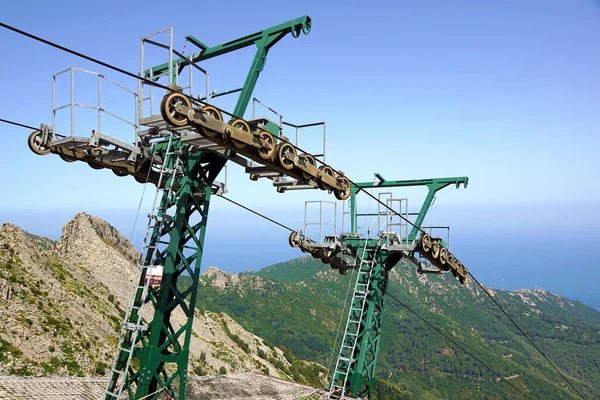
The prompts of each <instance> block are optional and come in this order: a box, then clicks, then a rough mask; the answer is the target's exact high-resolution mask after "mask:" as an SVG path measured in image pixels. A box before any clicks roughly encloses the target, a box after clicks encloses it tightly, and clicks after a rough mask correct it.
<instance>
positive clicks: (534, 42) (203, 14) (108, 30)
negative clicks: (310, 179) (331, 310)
mask: <svg viewBox="0 0 600 400" xmlns="http://www.w3.org/2000/svg"><path fill="white" fill-rule="evenodd" d="M305 14H308V15H310V16H311V18H312V20H313V29H312V32H311V33H310V34H309V35H307V36H304V35H301V36H300V37H299V38H297V39H293V38H292V37H291V36H288V37H286V38H285V39H284V40H282V41H281V42H280V43H278V44H277V45H276V46H275V47H274V48H273V49H272V50H271V52H270V53H269V57H268V61H267V64H266V66H265V70H264V72H263V74H262V75H261V78H260V80H259V82H258V85H257V88H256V90H255V95H256V96H257V97H258V98H259V99H261V100H262V101H264V102H265V103H267V104H269V105H271V106H272V107H274V108H275V109H277V110H279V111H280V112H281V113H282V114H283V115H284V117H285V118H286V119H287V120H289V121H290V122H294V123H306V122H312V121H322V120H326V121H327V124H328V125H327V134H328V143H327V144H328V162H329V163H330V164H331V165H333V166H334V167H336V168H339V169H342V170H344V171H345V172H346V173H347V174H348V175H349V176H350V177H351V178H352V179H354V180H356V181H368V180H371V179H372V176H373V175H372V174H373V172H380V173H382V174H383V175H384V176H385V177H386V178H387V179H413V178H426V177H437V176H463V175H466V176H469V178H470V184H469V187H468V188H467V189H466V190H463V189H462V188H461V189H460V190H456V189H454V188H448V189H445V190H444V191H443V192H441V193H440V195H439V196H438V199H437V201H436V205H435V206H434V208H433V209H432V212H431V215H430V216H429V219H428V221H427V223H429V224H451V225H452V232H453V237H454V239H455V240H454V244H455V246H456V247H455V249H456V252H457V254H459V257H462V258H463V259H465V260H468V261H469V264H468V265H467V266H468V267H469V268H470V269H471V270H472V271H473V272H474V274H475V275H476V276H477V277H478V278H479V279H480V280H481V281H482V282H484V283H486V284H489V285H491V286H495V287H506V288H511V289H512V288H519V287H530V288H533V287H535V286H536V285H537V286H539V287H544V288H547V289H550V290H553V291H557V292H558V293H560V294H563V295H567V296H570V297H572V298H579V299H583V300H585V301H586V302H588V303H590V304H592V303H593V304H595V305H596V306H597V307H600V298H599V297H598V295H597V294H596V292H597V290H596V283H597V282H599V281H600V272H599V271H600V269H599V268H598V266H599V265H598V263H599V262H598V258H597V256H596V254H595V253H596V252H595V247H597V246H594V245H593V243H594V242H595V238H596V236H595V234H597V233H599V231H600V227H599V222H598V221H600V212H599V211H598V209H599V207H598V206H599V205H600V183H599V182H600V181H599V180H598V177H597V171H598V170H599V169H600V157H598V155H597V154H598V148H599V145H600V139H599V136H598V127H599V126H600V113H598V111H597V110H598V106H599V105H600V76H599V74H598V71H599V70H600V46H599V45H598V38H600V6H599V3H597V2H594V1H585V0H570V1H567V0H563V1H557V0H554V1H548V0H543V1H542V0H531V1H528V2H522V1H512V0H511V1H509V0H507V1H503V2H472V1H466V0H465V1H458V0H456V1H442V0H437V1H433V0H432V1H380V2H358V1H347V2H343V3H342V2H317V1H305V2H280V1H265V2H261V3H260V4H257V3H250V2H221V3H219V5H218V6H217V7H215V6H211V7H207V6H206V5H202V4H196V5H190V4H185V5H184V4H182V5H179V6H167V5H165V3H164V2H160V3H159V2H152V1H148V2H144V3H143V4H142V3H140V4H134V3H129V2H113V1H106V2H103V3H101V4H98V5H95V6H94V7H93V8H92V7H91V6H90V3H87V2H77V1H70V2H68V1H56V2H52V3H51V4H48V5H46V4H43V3H40V2H38V1H35V2H33V1H21V2H18V3H11V4H10V5H9V4H8V3H6V4H4V3H3V4H1V5H0V15H1V18H0V20H2V22H5V23H7V24H10V25H14V26H16V27H18V28H21V29H24V30H27V31H30V32H32V33H34V34H37V35H40V36H43V37H45V38H47V39H50V40H53V41H56V42H58V43H61V44H63V45H65V46H68V47H71V48H74V49H76V50H79V51H81V52H84V53H86V54H89V55H91V56H94V57H97V58H99V59H102V60H104V61H106V62H109V63H112V64H115V65H118V66H120V67H122V68H125V69H127V70H130V71H133V72H137V71H138V69H139V38H140V37H141V36H144V35H146V34H149V33H151V32H154V31H157V30H159V29H161V28H164V27H166V26H169V25H172V26H173V27H174V33H175V45H176V48H178V49H179V50H181V49H182V48H183V43H184V36H185V35H186V34H192V35H194V36H195V37H197V38H199V39H200V40H202V41H203V42H205V43H207V44H209V45H215V44H218V43H222V42H225V41H228V40H230V39H234V38H238V37H241V36H243V35H245V34H248V33H251V32H254V31H257V30H260V29H263V28H267V27H269V26H272V25H275V24H278V23H281V22H284V21H287V20H290V19H292V18H296V17H299V16H302V15H305ZM0 46H2V47H1V48H2V51H3V54H4V58H3V61H4V62H3V63H1V64H0V82H1V83H2V87H3V91H2V94H0V110H2V111H1V112H0V118H6V119H12V120H16V121H20V122H23V123H26V124H30V125H33V126H37V125H38V124H39V123H40V122H45V123H50V122H51V100H52V97H51V76H52V74H54V73H56V72H58V71H60V70H63V69H65V68H68V67H70V66H78V67H82V68H86V69H90V70H94V71H99V72H101V73H103V74H105V75H106V76H107V77H110V78H111V79H114V80H116V81H118V82H119V83H122V84H124V85H126V86H128V87H130V88H132V89H133V88H135V82H134V81H133V80H132V79H130V78H127V77H124V76H120V75H119V74H117V73H115V72H112V71H107V70H104V69H102V68H100V67H99V66H97V65H94V64H91V63H89V62H87V61H84V60H81V59H77V58H75V57H73V56H70V55H68V54H65V53H61V52H59V51H58V50H55V49H52V48H50V47H47V46H44V45H42V44H39V43H35V42H33V41H31V40H29V39H27V38H24V37H21V36H18V35H16V34H14V33H12V32H9V31H7V30H0ZM189 51H190V46H188V47H187V52H189ZM252 55H253V52H252V50H251V49H247V50H243V51H240V52H238V53H235V54H231V55H228V56H226V57H222V59H217V60H214V61H211V62H208V63H207V64H206V65H205V67H206V68H207V69H208V70H209V71H210V72H211V82H212V85H211V87H212V88H214V89H217V90H224V89H232V88H236V87H239V86H240V85H241V83H242V82H243V79H244V76H245V73H246V68H247V67H248V66H249V64H250V61H251V57H252ZM162 56H163V55H160V54H158V53H155V54H154V55H153V57H155V58H156V59H157V63H158V62H159V61H158V60H159V59H160V58H161V57H162ZM67 84H68V82H66V81H63V82H62V83H60V82H59V86H58V87H57V91H58V95H59V96H64V95H65V94H67V93H68V86H67ZM60 85H62V86H60ZM76 95H77V96H81V97H80V98H81V99H86V100H87V99H90V101H91V100H93V99H94V98H95V97H94V96H95V95H96V92H95V88H94V86H93V82H92V81H85V80H83V81H81V83H79V84H78V86H77V91H76ZM106 96H107V98H106V102H105V104H106V107H107V108H109V105H110V109H111V111H113V112H116V113H117V114H121V115H125V114H126V115H130V114H131V112H132V106H131V104H130V103H131V101H130V99H125V98H124V97H121V96H119V93H116V92H115V93H112V92H108V91H107V93H106ZM61 98H62V99H64V97H61ZM219 105H222V106H228V105H229V103H227V102H224V103H223V104H219ZM128 113H129V114H128ZM60 117H61V116H59V118H60ZM62 117H63V118H64V117H65V116H64V115H63V116H62ZM61 121H63V122H64V119H63V120H61ZM91 121H92V118H91V116H90V115H85V114H82V116H81V119H78V120H77V121H76V124H77V128H78V131H77V133H76V134H77V135H80V136H88V135H89V134H90V131H89V129H87V127H88V126H90V123H91ZM106 126H107V129H111V128H112V125H111V124H109V123H108V120H107V122H106ZM114 126H115V128H114V130H112V131H107V133H109V134H111V135H113V136H117V137H119V138H121V139H124V140H128V141H132V140H133V133H132V131H130V130H128V129H126V128H125V129H123V128H122V127H121V128H117V125H114ZM0 129H1V131H0V132H1V133H2V138H3V146H4V149H5V152H4V153H3V156H2V157H1V158H0V170H1V171H3V172H4V174H3V178H4V182H3V183H4V186H3V187H4V188H5V189H4V191H3V193H4V196H1V197H0V221H12V222H16V223H18V224H19V225H21V226H22V227H24V228H25V229H28V230H29V231H31V232H34V233H40V234H46V235H49V236H51V237H55V238H56V237H58V236H59V235H60V227H61V226H62V225H63V224H64V223H66V222H67V221H68V220H69V219H70V218H71V217H72V216H73V215H74V214H75V213H77V212H79V211H87V212H89V213H92V214H95V215H99V216H101V217H103V218H105V219H107V220H108V221H109V222H111V223H113V224H114V225H115V226H117V227H118V228H119V229H120V230H121V231H122V232H124V233H126V234H127V235H129V232H131V229H132V225H133V221H134V218H135V213H136V210H137V205H138V202H139V201H140V196H141V193H142V187H141V185H139V184H137V183H135V182H134V181H133V179H131V178H117V177H115V176H114V175H113V174H111V173H110V172H108V171H95V170H92V169H90V168H88V167H87V166H85V165H83V164H81V165H78V164H79V163H73V164H68V163H65V162H63V161H62V160H60V159H59V158H58V157H56V156H46V157H39V156H35V155H34V154H32V153H31V152H30V151H29V150H28V148H27V146H26V143H25V139H26V137H27V134H28V132H27V131H26V130H22V129H21V128H16V127H10V126H7V125H3V126H1V127H0ZM90 129H91V128H90ZM312 136H316V135H312ZM302 140H303V141H302V143H301V144H302V145H303V147H308V148H309V149H314V151H317V150H318V143H317V141H316V139H314V137H310V138H309V137H307V138H303V139H302ZM8 149H9V150H8ZM6 150H8V151H6ZM228 184H229V191H230V193H229V196H230V197H231V198H233V199H237V200H242V201H243V202H244V204H246V205H248V206H250V207H253V208H256V209H258V210H259V211H261V212H264V213H266V214H269V215H273V216H275V217H277V218H279V219H281V220H282V221H283V222H285V223H286V224H288V225H290V226H293V227H300V226H301V225H302V223H303V210H304V201H305V200H315V199H332V198H331V196H325V195H323V194H320V193H315V192H300V193H289V194H286V195H281V194H277V193H276V192H275V190H274V188H272V187H271V185H270V184H269V183H268V182H266V181H265V182H250V181H249V180H248V178H247V175H245V174H244V172H243V171H242V170H241V168H239V167H236V166H232V167H231V168H230V169H229V174H228ZM149 189H150V188H149ZM397 195H398V196H400V197H409V199H410V200H409V204H411V205H413V206H416V205H418V204H419V201H420V200H421V199H422V197H423V195H424V192H423V191H419V190H414V191H410V192H398V193H397ZM151 197H152V191H151V190H148V191H147V192H146V196H145V197H144V202H143V205H144V207H143V208H142V215H144V214H145V213H147V207H148V205H149V200H150V198H151ZM361 202H362V203H361V204H363V207H366V205H367V203H368V201H367V200H366V199H364V200H361ZM232 215H233V216H234V217H233V218H232V217H231V216H232ZM140 221H142V222H140V223H141V225H143V218H142V219H141V220H140ZM209 221H210V222H209V232H208V236H207V253H206V257H205V262H204V264H203V265H204V266H206V265H217V266H219V267H222V268H224V269H228V270H240V269H247V268H260V267H261V266H264V265H266V264H269V263H271V262H276V261H279V260H282V259H286V258H290V257H294V256H296V255H299V253H297V252H295V251H293V250H291V249H289V248H287V233H286V232H285V231H282V230H280V228H277V227H275V226H272V225H269V224H268V223H266V222H262V221H259V220H257V219H256V218H255V217H254V216H252V215H246V214H244V213H243V212H241V211H237V210H235V209H233V208H231V206H229V205H228V204H227V203H225V202H224V201H222V200H219V199H217V200H216V201H215V202H214V204H213V206H212V211H211V216H210V218H209ZM139 226H140V225H138V233H136V235H134V239H136V240H137V241H138V242H139V241H140V240H141V239H140V236H141V234H140V233H139ZM232 231H234V232H236V235H235V236H236V237H238V238H239V239H240V240H239V241H238V242H237V243H236V245H235V246H234V248H235V251H232V250H231V247H230V246H231V240H227V241H226V240H225V239H227V238H228V237H230V236H231V232H232ZM256 232H260V234H256ZM482 238H485V243H481V242H480V240H481V239H482ZM582 241H583V242H585V243H588V244H587V245H585V246H582V245H581V243H582ZM225 242H226V243H227V244H224V243H225ZM136 245H139V243H136ZM530 247H531V248H532V249H533V250H531V251H530V250H528V249H529V248H530ZM490 253H496V254H501V255H502V259H500V258H499V257H496V258H493V259H492V261H490V258H489V254H490ZM248 260H251V261H248ZM466 264H467V263H466ZM565 268H566V269H568V270H569V271H570V272H569V274H568V275H566V274H565V273H564V271H565ZM524 271H530V272H528V273H523V272H524Z"/></svg>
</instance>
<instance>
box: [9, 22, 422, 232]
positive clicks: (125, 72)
mask: <svg viewBox="0 0 600 400" xmlns="http://www.w3.org/2000/svg"><path fill="white" fill-rule="evenodd" d="M0 27H3V28H6V29H8V30H11V31H13V32H15V33H18V34H20V35H23V36H26V37H28V38H30V39H33V40H37V41H38V42H41V43H44V44H46V45H48V46H51V47H54V48H56V49H59V50H62V51H64V52H67V53H69V54H73V55H75V56H77V57H81V58H83V59H85V60H88V61H91V62H93V63H96V64H99V65H102V66H103V67H106V68H109V69H112V70H113V71H117V72H119V73H121V74H124V75H127V76H129V77H131V78H134V79H138V80H141V81H143V82H144V83H147V84H148V85H152V86H155V87H158V88H161V89H164V90H167V91H169V90H173V89H172V88H169V87H168V86H165V85H162V84H160V83H158V82H155V81H153V80H151V79H148V78H145V77H143V76H141V75H137V74H134V73H132V72H129V71H127V70H125V69H123V68H119V67H117V66H114V65H111V64H108V63H106V62H104V61H101V60H98V59H96V58H94V57H90V56H88V55H85V54H83V53H80V52H78V51H75V50H72V49H69V48H68V47H65V46H62V45H60V44H58V43H54V42H52V41H50V40H47V39H44V38H42V37H39V36H36V35H34V34H32V33H29V32H25V31H23V30H21V29H18V28H15V27H14V26H11V25H8V24H5V23H3V22H0ZM189 61H190V62H191V60H189ZM193 64H195V63H193ZM140 73H141V71H140ZM181 94H182V95H183V96H185V97H187V98H188V99H190V100H191V101H194V102H196V103H200V104H204V105H208V103H207V102H205V101H202V100H200V99H195V98H193V97H192V96H189V95H186V94H185V93H181ZM213 107H214V106H213ZM217 109H218V110H219V111H220V112H222V113H224V114H226V115H228V116H230V117H236V118H237V116H235V115H233V114H232V113H230V112H228V111H226V110H222V109H220V108H217ZM250 124H251V125H252V126H254V127H257V126H256V124H253V123H250ZM34 129H35V128H34ZM279 139H280V140H281V141H282V142H284V143H289V144H292V143H290V141H289V140H284V139H282V138H279ZM294 146H295V145H294ZM295 147H296V149H298V150H299V151H301V152H303V153H306V154H310V153H308V152H307V151H305V150H303V149H302V148H300V147H298V146H295ZM315 161H316V162H318V163H319V164H322V165H327V164H325V163H324V162H323V161H321V160H319V159H316V158H315ZM331 168H332V170H333V171H334V172H336V173H337V174H340V171H339V170H336V169H335V168H333V167H331ZM340 175H341V174H340ZM348 181H350V183H351V184H352V185H354V186H356V187H357V188H358V189H359V192H360V191H363V192H365V193H366V194H367V195H368V196H369V197H371V198H373V199H374V200H375V201H377V202H378V203H381V204H382V205H383V206H384V207H385V208H386V209H387V210H389V211H391V212H392V213H394V214H395V215H397V216H398V217H400V218H401V219H402V220H404V221H405V222H406V223H408V224H410V225H411V226H412V227H414V228H417V229H418V230H419V231H420V232H421V233H425V231H424V230H423V229H422V228H421V227H418V226H416V225H415V224H414V223H413V222H412V221H410V220H409V219H408V218H406V217H404V216H403V215H402V214H400V213H398V212H396V211H395V210H393V209H392V208H391V207H388V205H387V204H383V203H382V202H381V201H379V200H378V199H377V198H376V197H375V196H373V195H371V194H370V193H369V192H367V191H366V190H365V189H364V188H360V187H358V186H357V185H356V182H354V181H352V180H351V179H350V178H348ZM348 190H352V188H351V187H350V188H348Z"/></svg>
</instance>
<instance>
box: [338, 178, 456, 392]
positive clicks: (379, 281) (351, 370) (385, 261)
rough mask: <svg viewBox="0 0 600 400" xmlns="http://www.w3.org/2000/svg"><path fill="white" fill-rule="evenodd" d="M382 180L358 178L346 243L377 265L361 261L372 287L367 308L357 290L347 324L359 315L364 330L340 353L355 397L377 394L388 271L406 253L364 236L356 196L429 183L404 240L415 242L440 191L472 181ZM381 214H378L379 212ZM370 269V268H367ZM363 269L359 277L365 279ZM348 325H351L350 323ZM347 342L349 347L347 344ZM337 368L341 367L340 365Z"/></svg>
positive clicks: (358, 254) (444, 179)
mask: <svg viewBox="0 0 600 400" xmlns="http://www.w3.org/2000/svg"><path fill="white" fill-rule="evenodd" d="M375 176H376V177H377V179H378V180H379V182H377V181H376V182H358V183H356V184H355V185H353V187H352V192H351V195H350V199H349V202H350V225H351V230H352V234H353V235H350V236H347V237H345V238H344V245H345V246H347V248H348V249H349V251H350V252H351V253H352V254H356V256H357V257H358V259H361V260H363V259H365V260H374V261H375V262H374V263H373V265H369V264H361V265H360V269H361V270H363V269H366V268H372V270H371V271H370V274H371V278H370V279H371V280H370V284H369V287H368V296H367V298H366V301H367V303H366V309H365V312H362V311H358V310H356V307H355V305H354V303H356V301H357V295H356V293H354V295H353V297H352V301H351V307H350V311H349V314H348V319H347V321H346V324H349V323H351V321H354V320H356V319H357V318H359V319H360V321H361V328H360V333H359V335H358V337H357V341H356V346H355V347H354V350H353V352H352V354H347V353H345V351H347V350H345V349H347V348H348V342H349V341H351V340H352V338H351V337H344V338H343V339H342V345H341V349H340V353H339V354H340V357H343V358H347V359H349V360H351V361H348V364H347V365H346V367H347V369H348V378H347V381H346V386H345V388H344V389H345V394H346V395H350V396H353V397H359V398H364V397H368V398H371V396H372V394H373V388H374V382H375V368H376V365H377V357H378V354H379V345H380V337H381V330H382V329H381V328H382V324H383V315H384V301H385V294H386V290H387V285H388V272H389V271H390V270H391V269H392V268H393V267H394V266H395V265H396V264H397V263H398V261H400V259H401V258H402V254H401V253H399V252H389V251H386V250H384V249H382V248H381V247H380V246H378V245H377V243H378V239H371V238H366V239H363V238H360V237H358V235H356V233H358V222H357V218H358V216H359V215H361V214H359V213H358V210H357V204H356V196H357V194H358V192H359V191H360V190H361V189H370V188H391V187H409V186H426V187H427V188H428V194H427V196H426V198H425V200H424V202H423V205H422V206H421V209H420V211H419V214H418V215H417V218H416V221H415V227H413V229H412V230H411V232H410V233H409V235H408V238H403V241H404V242H411V241H412V240H414V239H416V238H417V235H418V233H419V228H420V227H421V225H422V223H423V220H424V219H425V216H426V214H427V212H428V211H429V208H430V207H431V204H432V202H433V200H434V197H435V193H437V191H439V190H441V189H443V188H445V187H447V186H449V185H451V184H455V185H456V187H457V188H458V187H459V186H460V185H461V184H462V185H463V186H464V187H466V186H467V184H468V178H467V177H452V178H434V179H419V180H402V181H387V180H385V179H384V178H383V177H382V176H381V174H376V175H375ZM375 215H377V214H375ZM363 272H366V271H363ZM361 276H364V275H361V274H360V271H359V274H358V278H357V279H361ZM347 326H348V325H347ZM345 346H346V347H345ZM336 368H337V367H336ZM343 379H344V376H343V374H340V373H337V372H336V370H334V371H333V375H332V387H333V383H334V382H336V381H338V382H340V381H343Z"/></svg>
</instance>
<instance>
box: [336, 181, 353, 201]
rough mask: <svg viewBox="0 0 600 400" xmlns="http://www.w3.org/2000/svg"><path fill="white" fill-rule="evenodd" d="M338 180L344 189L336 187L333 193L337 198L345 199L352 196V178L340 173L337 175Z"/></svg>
mask: <svg viewBox="0 0 600 400" xmlns="http://www.w3.org/2000/svg"><path fill="white" fill-rule="evenodd" d="M337 180H338V183H339V184H340V186H342V187H343V189H335V190H334V191H333V194H334V195H335V198H336V199H338V200H342V201H344V200H346V199H348V197H350V190H351V189H350V179H348V178H346V177H345V176H342V175H340V176H338V177H337Z"/></svg>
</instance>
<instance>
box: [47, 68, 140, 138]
mask: <svg viewBox="0 0 600 400" xmlns="http://www.w3.org/2000/svg"><path fill="white" fill-rule="evenodd" d="M76 73H81V74H87V75H91V76H95V77H96V80H97V89H98V96H97V101H96V104H86V103H79V102H76V101H75V97H76V96H75V80H76ZM63 74H69V81H70V95H69V97H70V101H69V102H68V103H67V104H62V105H57V78H58V77H59V76H61V75H63ZM105 84H108V85H112V86H114V87H116V88H118V89H121V90H123V91H124V92H126V93H128V94H129V95H131V96H132V98H133V112H134V120H133V121H131V120H128V119H126V118H124V117H121V116H119V115H117V114H115V113H113V112H112V111H109V110H107V109H106V108H104V105H103V102H102V88H103V85H105ZM89 89H90V88H89V87H86V93H89ZM137 98H138V94H137V93H135V92H134V91H132V90H129V89H128V88H126V87H125V86H123V85H121V84H119V83H117V82H115V81H113V80H112V79H109V78H107V77H105V76H104V75H102V74H100V73H98V72H94V71H88V70H85V69H81V68H76V67H70V68H67V69H65V70H64V71H60V72H58V73H56V74H54V75H52V130H53V132H55V133H58V134H62V135H65V133H64V132H57V126H56V124H57V112H58V111H61V110H64V109H70V117H71V121H70V136H75V110H76V109H77V108H81V109H90V110H95V111H96V113H97V123H96V124H95V125H94V124H91V125H92V126H94V127H95V129H96V130H98V131H102V128H103V119H102V117H103V115H109V116H111V117H113V118H115V119H117V120H119V121H121V122H123V123H125V124H127V125H129V126H131V127H132V128H133V130H134V135H137V132H138V129H139V114H138V112H137V107H136V105H137ZM87 125H90V124H89V123H88V124H87ZM86 133H89V132H86ZM134 137H135V136H134Z"/></svg>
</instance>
